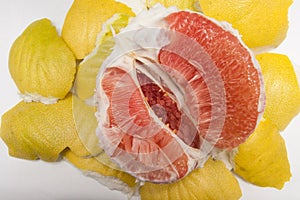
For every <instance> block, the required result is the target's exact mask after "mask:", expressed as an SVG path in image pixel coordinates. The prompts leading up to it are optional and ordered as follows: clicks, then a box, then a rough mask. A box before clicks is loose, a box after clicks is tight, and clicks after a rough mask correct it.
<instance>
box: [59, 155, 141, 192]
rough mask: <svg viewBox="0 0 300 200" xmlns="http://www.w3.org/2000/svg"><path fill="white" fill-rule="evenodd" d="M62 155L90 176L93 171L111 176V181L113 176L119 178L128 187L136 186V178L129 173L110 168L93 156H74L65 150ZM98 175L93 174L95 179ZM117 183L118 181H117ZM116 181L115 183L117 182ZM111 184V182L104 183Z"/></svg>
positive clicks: (133, 188)
mask: <svg viewBox="0 0 300 200" xmlns="http://www.w3.org/2000/svg"><path fill="white" fill-rule="evenodd" d="M63 157H64V158H65V159H67V160H68V161H69V162H70V163H72V164H73V165H74V166H75V167H77V168H79V169H80V170H82V171H83V172H86V173H89V174H90V176H92V174H93V173H98V174H100V175H102V176H108V177H110V178H111V181H114V179H115V178H117V179H119V180H121V181H122V182H124V183H126V184H127V185H128V187H130V188H132V190H133V191H134V190H135V187H136V179H135V178H134V177H132V176H131V175H129V174H127V173H125V172H123V171H120V170H116V169H112V168H110V167H108V166H107V165H104V164H102V163H101V162H99V161H98V160H97V159H95V158H93V157H81V156H76V155H75V154H74V153H73V152H72V151H69V150H66V151H64V152H63ZM97 177H99V176H95V178H96V179H97ZM117 183H118V181H117ZM117 183H116V184H117ZM106 184H112V183H106Z"/></svg>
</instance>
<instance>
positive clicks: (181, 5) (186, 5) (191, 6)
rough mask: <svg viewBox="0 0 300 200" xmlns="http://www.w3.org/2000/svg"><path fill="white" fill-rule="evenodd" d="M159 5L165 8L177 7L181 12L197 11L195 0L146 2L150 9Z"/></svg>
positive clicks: (153, 0) (152, 0)
mask: <svg viewBox="0 0 300 200" xmlns="http://www.w3.org/2000/svg"><path fill="white" fill-rule="evenodd" d="M157 3H161V4H162V5H164V6H165V7H170V6H176V7H177V8H178V9H179V10H186V9H188V10H197V6H196V1H195V0H187V1H182V0H146V6H147V7H148V8H150V7H152V6H154V5H155V4H157Z"/></svg>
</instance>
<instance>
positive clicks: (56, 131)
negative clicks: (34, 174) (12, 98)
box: [0, 95, 90, 161]
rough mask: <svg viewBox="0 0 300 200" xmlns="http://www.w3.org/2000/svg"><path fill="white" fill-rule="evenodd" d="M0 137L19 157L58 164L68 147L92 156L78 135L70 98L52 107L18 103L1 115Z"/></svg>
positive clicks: (79, 153) (81, 153)
mask: <svg viewBox="0 0 300 200" xmlns="http://www.w3.org/2000/svg"><path fill="white" fill-rule="evenodd" d="M0 136H1V138H2V139H3V141H4V142H5V143H6V145H7V146H8V149H9V154H10V155H11V156H14V157H18V158H24V159H30V160H33V159H38V158H40V159H42V160H45V161H56V160H57V159H59V158H60V153H61V152H62V151H64V150H65V149H66V148H69V149H71V150H72V151H74V153H75V154H76V155H78V156H88V155H90V153H89V152H88V151H87V150H86V149H85V147H84V146H83V145H82V143H81V141H80V139H79V137H78V135H77V131H76V128H75V124H74V120H73V112H72V97H71V95H68V96H67V97H66V98H65V99H63V100H59V101H58V102H57V103H56V104H51V105H45V104H42V103H39V102H30V103H26V102H24V101H22V102H20V103H18V104H17V105H16V106H14V107H13V108H12V109H11V110H9V111H8V112H6V113H5V114H4V115H3V116H2V120H1V132H0Z"/></svg>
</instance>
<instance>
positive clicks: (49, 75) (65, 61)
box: [9, 19, 76, 99]
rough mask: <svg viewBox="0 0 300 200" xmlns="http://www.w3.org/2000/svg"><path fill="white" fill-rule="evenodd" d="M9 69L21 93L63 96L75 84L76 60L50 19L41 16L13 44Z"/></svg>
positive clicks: (60, 97) (50, 96)
mask: <svg viewBox="0 0 300 200" xmlns="http://www.w3.org/2000/svg"><path fill="white" fill-rule="evenodd" d="M9 71H10V74H11V76H12V78H13V80H14V81H15V83H16V85H17V87H18V89H19V90H20V92H21V93H23V94H27V93H30V94H38V95H41V96H43V97H49V98H52V97H55V98H59V99H62V98H64V97H65V96H66V95H67V94H68V92H69V91H70V89H71V87H72V84H73V80H74V76H75V72H76V61H75V57H74V55H73V53H72V52H71V50H70V49H69V48H68V46H67V45H66V43H65V42H64V41H63V39H62V38H61V37H60V36H59V35H58V34H57V31H56V29H55V27H54V26H53V25H52V24H51V22H50V20H48V19H41V20H37V21H35V22H33V23H32V24H30V25H29V26H28V27H27V28H26V29H25V31H24V32H23V33H22V34H21V35H20V36H19V37H18V38H17V39H16V41H15V42H14V43H13V45H12V47H11V50H10V54H9Z"/></svg>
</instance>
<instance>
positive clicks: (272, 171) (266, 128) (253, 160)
mask: <svg viewBox="0 0 300 200" xmlns="http://www.w3.org/2000/svg"><path fill="white" fill-rule="evenodd" d="M234 162H235V169H234V172H235V173H236V174H238V175H239V176H241V177H242V178H243V179H245V180H246V181H248V182H250V183H253V184H255V185H258V186H261V187H274V188H277V189H281V188H283V186H284V183H285V182H287V181H289V179H290V177H291V172H290V164H289V161H288V157H287V151H286V147H285V142H284V139H283V138H282V136H281V135H280V133H279V131H278V129H277V128H276V126H275V125H274V124H272V122H270V121H269V120H266V119H262V121H261V122H260V124H259V126H258V128H257V129H256V130H255V132H254V133H253V134H252V135H251V136H250V137H249V138H248V139H247V141H246V142H245V143H243V144H241V145H240V146H239V147H238V152H237V154H236V155H235V157H234Z"/></svg>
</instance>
